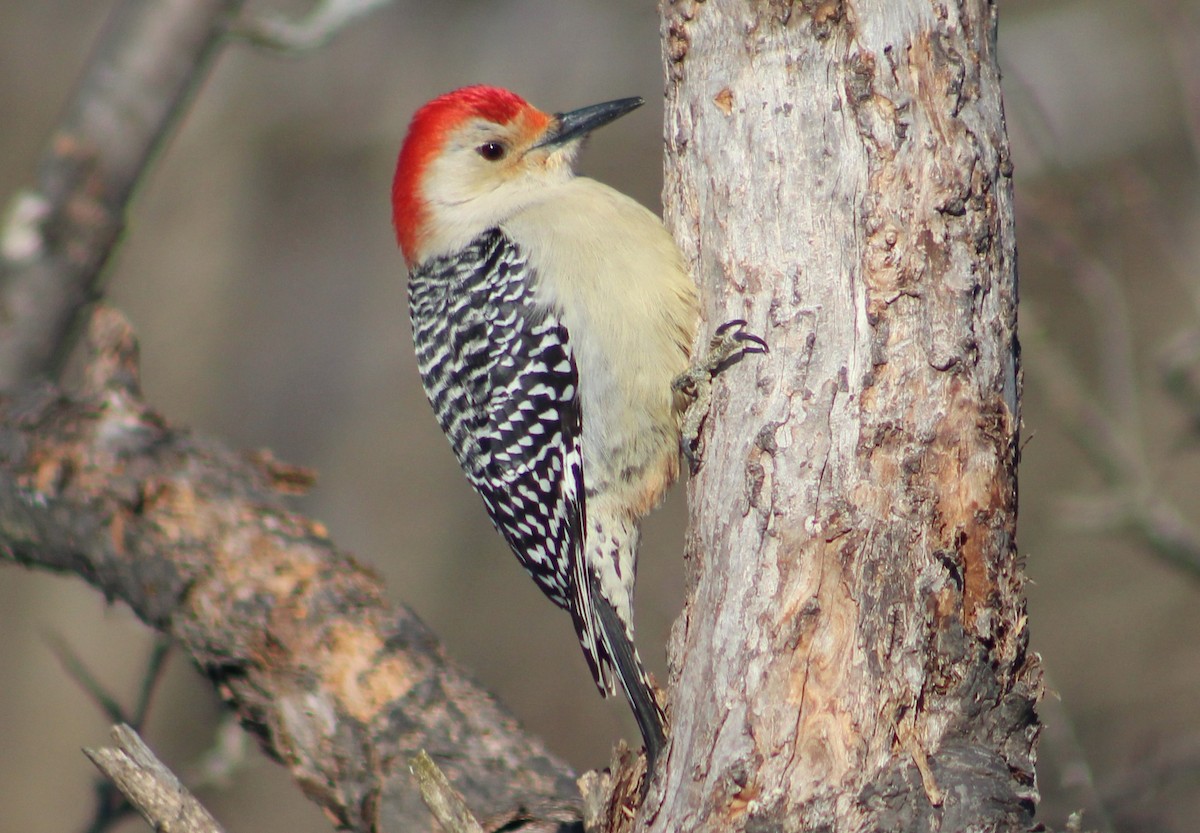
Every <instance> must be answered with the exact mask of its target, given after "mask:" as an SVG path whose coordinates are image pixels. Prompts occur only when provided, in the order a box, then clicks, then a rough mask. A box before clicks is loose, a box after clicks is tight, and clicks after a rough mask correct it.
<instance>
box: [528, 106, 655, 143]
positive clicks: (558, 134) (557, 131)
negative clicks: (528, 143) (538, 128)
mask: <svg viewBox="0 0 1200 833" xmlns="http://www.w3.org/2000/svg"><path fill="white" fill-rule="evenodd" d="M645 103H646V102H645V100H644V99H643V98H642V97H641V96H637V97H636V98H618V99H617V100H616V101H606V102H604V103H603V104H593V105H592V106H591V107H583V108H581V109H579V110H572V111H571V112H569V113H555V114H554V121H552V122H551V123H550V127H549V128H547V130H546V135H544V136H543V137H542V140H541V141H540V142H538V143H537V144H536V145H534V146H533V147H534V148H544V147H555V146H556V145H562V144H565V143H567V142H569V141H571V140H572V139H577V138H579V137H581V136H586V135H587V134H589V133H591V132H592V131H593V130H595V129H596V128H597V127H603V126H604V125H606V124H608V123H609V122H610V121H615V120H616V119H619V118H620V117H621V116H623V115H625V114H626V113H628V112H630V111H631V110H636V109H637V108H639V107H641V106H642V105H643V104H645Z"/></svg>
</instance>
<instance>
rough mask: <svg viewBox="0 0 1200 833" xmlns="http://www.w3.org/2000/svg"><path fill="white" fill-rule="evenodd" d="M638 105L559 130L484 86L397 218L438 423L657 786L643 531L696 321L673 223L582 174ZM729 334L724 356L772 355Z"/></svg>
mask: <svg viewBox="0 0 1200 833" xmlns="http://www.w3.org/2000/svg"><path fill="white" fill-rule="evenodd" d="M642 104H643V100H642V99H641V98H622V99H617V100H613V101H607V102H604V103H601V104H596V105H593V106H590V107H584V108H581V109H576V110H571V111H569V112H559V113H546V112H543V111H541V110H539V109H537V108H536V107H534V106H533V105H531V104H530V103H529V102H527V101H526V100H525V99H524V98H522V97H521V96H519V95H517V94H516V93H513V92H511V91H509V90H506V89H501V88H499V87H493V86H487V85H475V86H468V87H463V88H460V89H457V90H454V91H452V92H449V93H446V94H444V95H441V96H438V97H436V98H434V99H432V100H431V101H429V102H427V103H426V104H424V105H423V106H422V107H420V108H419V109H418V110H417V111H416V113H415V114H414V115H413V117H412V121H411V123H410V125H409V128H408V132H407V135H406V136H405V138H404V142H403V145H402V147H401V150H400V153H399V157H398V160H397V165H396V172H395V177H394V179H393V184H392V212H393V224H394V227H395V232H396V237H397V241H398V243H399V246H400V249H401V251H402V253H403V257H404V260H405V264H406V266H407V268H408V298H409V313H410V319H411V324H412V332H413V343H414V348H415V352H416V358H417V367H418V370H419V373H420V376H421V380H422V383H423V386H424V390H425V393H426V396H427V398H428V400H429V402H430V404H431V405H432V407H433V411H434V414H435V416H436V418H437V421H438V423H439V425H440V426H441V428H442V430H443V431H444V432H445V434H446V437H447V438H448V440H449V443H450V447H451V449H452V450H453V453H454V455H455V457H456V458H457V460H458V462H459V464H460V466H461V467H462V469H463V471H464V473H465V474H466V477H467V479H468V481H469V482H470V483H471V485H472V486H473V487H474V488H475V490H476V491H477V492H478V494H479V496H480V497H481V498H482V500H483V503H484V506H485V508H486V510H487V513H488V515H489V517H490V518H491V521H492V523H493V525H494V526H495V527H496V529H497V530H498V531H499V533H500V534H501V535H502V536H503V538H504V540H505V541H506V542H507V543H508V545H509V547H510V548H511V549H512V551H513V553H514V554H515V555H516V557H517V560H518V561H519V562H520V564H521V565H522V566H523V567H524V568H525V570H526V571H527V572H528V573H529V575H530V576H531V577H532V578H533V580H534V581H535V582H536V584H537V586H538V587H539V588H540V589H541V590H542V592H543V593H544V594H545V595H546V596H547V597H549V599H550V600H551V601H552V602H553V603H554V604H555V605H557V606H558V607H560V608H563V609H564V610H566V611H567V612H568V613H569V614H570V616H571V620H572V622H573V624H574V628H575V632H576V635H577V636H578V638H579V643H580V646H581V648H582V650H583V655H584V658H585V659H586V661H587V665H588V667H589V669H590V671H591V673H592V677H593V678H594V680H595V682H596V685H597V687H598V688H599V689H600V692H601V694H602V695H604V696H611V695H616V694H618V692H621V693H623V694H624V696H625V698H626V699H627V700H628V702H629V705H630V707H631V709H632V711H633V715H634V718H635V720H636V721H637V724H638V728H639V730H640V732H641V735H642V739H643V742H644V744H645V749H646V756H647V769H648V771H650V772H652V771H653V768H654V764H655V761H656V760H657V759H658V758H659V756H660V754H661V753H662V751H663V749H664V748H665V744H666V738H667V719H666V716H665V713H664V711H663V708H662V707H661V705H660V704H659V701H658V698H657V696H656V694H655V691H654V688H653V687H652V686H651V684H650V681H649V678H648V676H647V673H646V671H645V668H644V666H643V664H642V661H641V658H640V656H639V654H638V651H637V648H636V645H635V643H634V626H633V592H634V577H635V567H636V557H637V549H638V537H639V523H640V521H641V519H642V518H643V517H644V516H645V515H646V514H647V513H649V512H650V511H651V510H652V509H653V508H655V507H656V506H657V505H658V504H659V503H660V502H661V501H662V499H663V496H664V494H665V493H666V491H667V489H668V488H669V487H670V485H671V484H672V483H673V482H674V481H675V480H676V478H677V477H678V475H679V468H680V465H679V464H680V449H681V444H682V447H684V448H685V449H687V448H690V445H689V442H688V441H686V440H683V439H682V438H681V425H682V420H683V417H684V412H685V411H686V410H687V408H688V407H689V405H690V399H691V397H690V396H689V393H690V389H691V388H692V385H691V384H690V383H689V382H687V379H689V378H693V379H694V378H697V377H695V376H694V375H693V376H692V377H689V376H688V373H689V372H691V373H693V374H695V373H696V371H695V369H694V368H693V366H692V363H691V362H692V343H693V341H694V339H695V337H696V333H697V328H698V321H699V304H698V299H697V291H696V287H695V284H694V283H693V281H692V279H691V277H690V276H689V274H688V271H687V268H686V264H685V262H684V258H683V256H682V254H681V252H680V250H679V248H678V246H677V245H676V243H675V241H674V239H673V238H672V236H671V234H670V233H669V232H668V231H667V230H666V228H665V227H664V226H663V224H662V222H661V220H660V219H659V218H658V216H656V215H655V214H654V213H653V212H651V211H649V210H648V209H646V208H645V207H643V206H642V205H641V204H639V203H638V202H637V201H636V200H634V199H632V198H631V197H628V196H626V195H625V194H623V193H621V192H619V191H617V190H615V189H613V188H611V187H609V186H608V185H605V184H603V183H601V182H598V181H596V180H594V179H590V178H588V177H584V176H579V175H577V174H576V173H575V161H576V158H577V155H578V153H579V150H580V147H581V145H582V143H583V140H584V139H585V138H586V137H587V136H588V135H589V134H590V133H591V132H592V131H593V130H595V129H596V128H599V127H601V126H603V125H605V124H608V123H609V122H612V121H613V120H615V119H617V118H619V117H621V116H623V115H625V114H627V113H629V112H631V111H633V110H634V109H636V108H637V107H639V106H641V105H642ZM730 323H731V324H732V325H734V326H733V327H732V328H731V327H730V326H729V325H726V326H725V328H724V329H723V330H719V331H718V336H719V337H721V338H723V339H724V342H723V343H725V346H726V356H725V357H726V358H727V355H728V353H729V352H735V351H737V350H738V349H741V350H744V351H746V352H755V351H757V350H758V346H759V345H760V344H761V346H762V347H763V348H765V343H763V342H761V339H757V337H755V336H752V335H750V334H748V333H744V332H743V331H742V328H741V326H740V325H744V323H745V322H743V321H735V322H730ZM716 341H717V339H714V344H716ZM712 367H715V365H713V364H712V363H711V362H708V363H706V364H705V365H704V366H703V367H701V368H700V371H699V372H700V374H701V375H703V374H704V373H707V372H709V371H711V370H712ZM706 368H707V369H706ZM679 380H684V381H679Z"/></svg>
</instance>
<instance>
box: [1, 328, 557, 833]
mask: <svg viewBox="0 0 1200 833" xmlns="http://www.w3.org/2000/svg"><path fill="white" fill-rule="evenodd" d="M91 342H92V343H91V347H92V351H93V356H92V358H91V361H90V362H89V364H88V367H87V370H88V372H87V377H86V384H85V386H84V389H83V390H82V391H81V392H77V393H69V392H67V391H64V390H62V389H60V388H56V387H52V386H50V385H43V386H38V387H35V388H32V389H25V391H24V392H23V393H21V394H20V395H14V396H10V397H7V398H4V399H0V564H2V563H3V562H5V561H9V562H16V563H20V564H25V565H29V566H33V567H38V568H41V569H50V570H57V571H61V572H65V573H71V574H75V575H78V576H81V577H83V578H85V579H87V580H88V581H89V582H91V583H92V584H93V585H95V586H96V587H97V588H98V589H100V590H101V591H102V592H103V593H104V594H105V596H106V597H108V598H109V599H115V600H120V601H122V602H124V603H126V604H128V605H129V606H130V608H132V610H133V611H134V613H136V614H137V615H138V616H139V617H140V618H141V619H142V620H144V621H145V622H146V623H147V624H148V625H150V626H151V627H153V628H155V629H157V630H159V631H162V632H163V633H166V634H169V635H170V636H171V637H172V638H173V639H174V640H175V642H176V643H177V644H178V645H180V646H181V647H182V648H183V649H184V650H185V651H186V652H187V653H188V654H189V655H190V656H191V658H192V659H193V660H194V661H195V662H196V664H197V665H198V666H199V667H200V668H201V669H202V670H203V671H204V672H206V673H207V674H208V675H209V676H210V677H211V678H212V679H213V681H214V683H215V685H216V687H217V690H218V691H219V692H220V693H221V695H222V696H223V697H224V698H225V700H226V701H227V702H228V703H229V705H230V706H231V707H232V708H233V709H235V710H236V711H237V713H238V716H239V718H240V719H241V721H242V725H243V726H245V727H246V728H247V729H249V730H250V731H252V732H254V733H255V734H256V735H257V736H258V737H259V739H260V741H261V742H262V745H263V747H264V749H265V750H266V751H267V752H268V753H269V754H271V755H272V756H273V757H275V758H277V759H278V760H279V761H280V762H281V763H282V764H284V765H285V766H287V767H288V769H289V770H290V771H291V773H292V776H293V777H294V778H295V779H296V781H297V783H299V785H300V787H301V788H302V789H303V790H304V792H305V793H306V794H307V795H308V797H309V798H310V799H312V800H313V801H315V802H317V803H318V804H319V805H321V806H322V807H323V808H324V809H325V811H326V812H327V814H328V815H329V816H330V818H331V819H333V820H334V821H335V822H336V823H337V825H338V828H339V829H344V830H354V831H363V833H366V832H367V831H375V830H435V829H436V827H435V826H434V824H433V821H432V818H431V817H430V816H429V814H428V812H427V811H426V809H425V807H424V805H423V803H422V801H421V798H420V795H419V793H418V790H417V783H416V781H415V779H414V778H413V776H412V774H411V773H410V772H409V768H408V760H409V758H410V757H411V756H412V755H414V754H415V753H416V752H417V751H418V750H422V749H424V750H427V751H428V752H429V754H430V755H431V756H432V757H433V758H434V759H435V760H436V761H437V762H438V764H439V765H440V766H441V768H442V769H443V770H444V771H445V772H446V774H447V775H448V776H449V777H450V778H451V780H452V781H453V784H454V786H455V787H456V788H457V789H458V790H459V791H460V792H461V793H462V794H463V795H464V796H465V798H466V800H467V801H468V802H469V804H470V805H471V806H472V807H473V808H474V809H475V810H476V811H477V812H479V813H480V815H484V816H492V817H493V818H495V817H497V816H498V817H500V818H501V819H511V818H522V819H533V820H538V821H539V823H541V824H542V825H543V826H542V827H541V828H538V829H543V830H556V829H560V828H559V825H560V824H562V825H564V826H563V828H562V829H563V830H566V829H575V828H577V827H578V824H577V821H578V819H579V817H580V816H579V814H580V809H579V794H578V790H577V789H576V787H575V783H574V779H573V777H572V774H571V772H570V770H569V768H568V767H567V766H566V765H565V764H564V763H563V762H561V761H560V760H558V759H557V758H555V757H554V756H552V755H551V754H550V753H549V752H548V751H547V750H546V748H545V746H544V745H543V744H542V743H541V741H539V740H537V739H536V738H533V737H531V736H529V735H526V734H524V733H523V732H521V731H520V729H519V727H518V726H517V725H516V722H515V721H514V720H513V718H512V717H511V716H510V715H509V714H508V713H507V712H505V711H504V710H503V708H502V707H501V706H500V705H499V704H498V703H496V701H495V700H494V699H493V698H492V697H491V696H490V695H489V694H487V693H486V692H484V691H483V690H482V689H480V688H479V687H478V686H477V685H476V684H475V683H474V682H473V681H472V680H471V679H470V678H469V677H468V676H467V675H466V674H465V673H464V672H463V671H462V670H461V669H460V668H458V667H457V666H455V665H454V664H453V663H452V662H450V661H449V660H448V659H447V658H446V657H445V655H444V654H443V652H442V650H441V647H440V646H439V645H438V642H437V639H436V638H435V637H434V636H433V634H431V633H430V632H429V631H428V630H427V629H426V628H425V626H424V625H423V624H422V623H421V622H420V621H419V620H418V619H417V618H416V616H415V615H414V614H413V613H412V612H410V611H408V610H407V609H405V608H403V607H397V606H394V605H391V604H389V603H388V602H387V600H386V599H385V598H384V594H383V589H382V586H381V584H380V582H379V579H378V578H377V577H376V576H375V575H374V574H373V573H371V572H370V571H369V570H368V569H366V568H364V567H363V566H361V565H360V564H358V563H357V562H356V561H355V560H354V559H353V558H351V557H350V556H349V555H347V554H345V553H344V552H341V551H339V550H338V549H337V548H336V547H335V546H334V544H333V542H332V541H330V540H329V538H328V536H327V534H326V532H325V530H324V529H323V528H322V527H321V526H320V524H317V523H315V522H313V521H311V520H308V519H306V518H303V517H301V516H298V515H296V514H294V513H292V512H289V511H288V510H287V508H286V506H285V504H284V497H283V495H284V494H287V493H295V492H296V491H298V490H302V489H303V488H304V487H305V486H306V485H307V482H308V480H309V479H310V475H308V474H307V473H305V472H304V471H302V470H297V469H294V468H291V467H288V466H285V465H282V464H280V463H278V462H276V461H275V460H273V459H272V458H271V456H270V455H269V454H265V453H264V454H251V455H239V454H235V453H233V452H230V451H228V450H227V449H225V448H223V447H221V445H220V444H219V443H216V442H214V441H211V440H207V439H204V438H200V437H196V436H194V435H192V434H191V433H190V432H188V431H186V430H181V429H177V428H174V427H172V426H171V425H169V424H167V422H166V421H165V420H164V419H163V418H162V417H161V416H159V415H158V414H156V413H155V412H154V411H153V410H151V409H150V408H149V407H148V406H146V404H145V403H144V402H142V401H141V398H140V394H139V391H138V385H137V359H136V346H135V344H134V341H133V335H132V333H131V332H130V331H129V329H128V326H127V325H126V324H125V322H124V321H123V320H122V319H121V318H120V316H118V315H117V314H116V313H114V312H112V311H110V310H104V309H101V310H100V311H98V313H97V315H96V316H95V317H94V319H93V325H92V329H91ZM498 826H500V823H499V822H498V823H496V824H494V825H493V826H492V827H489V829H495V828H496V827H498ZM531 829H533V828H531Z"/></svg>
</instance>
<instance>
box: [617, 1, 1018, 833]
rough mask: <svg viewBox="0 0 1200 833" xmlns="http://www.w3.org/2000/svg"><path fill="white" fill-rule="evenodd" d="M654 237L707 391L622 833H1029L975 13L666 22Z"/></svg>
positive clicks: (991, 59)
mask: <svg viewBox="0 0 1200 833" xmlns="http://www.w3.org/2000/svg"><path fill="white" fill-rule="evenodd" d="M663 20H664V22H663V27H664V31H663V43H664V58H665V69H666V73H667V114H666V134H667V145H668V154H667V163H666V177H667V180H666V191H665V199H664V202H665V204H666V214H667V217H668V223H669V224H670V225H671V226H672V227H673V230H674V232H675V234H676V238H677V239H678V240H679V241H680V243H681V244H682V245H683V247H684V250H685V253H686V255H687V257H688V259H689V261H690V262H691V264H692V266H693V270H694V274H695V275H696V277H697V279H698V281H699V282H700V284H701V286H702V291H703V297H704V311H705V316H706V319H707V320H708V321H709V322H720V321H723V320H726V319H729V318H745V319H748V320H749V321H750V329H751V330H753V331H755V332H757V333H759V334H761V335H764V336H765V337H766V338H767V340H768V342H769V343H770V345H771V351H772V352H771V354H770V356H768V357H755V358H754V360H752V361H745V362H743V363H742V364H740V365H738V366H736V367H734V368H733V369H731V370H730V371H729V372H727V373H725V374H724V375H723V376H722V377H721V378H720V380H719V382H718V385H717V388H716V398H715V400H714V405H713V410H712V412H711V414H710V418H709V423H710V426H709V427H710V432H711V433H710V434H709V436H708V442H707V449H708V450H707V455H706V458H705V461H704V466H703V468H702V470H701V472H700V473H699V475H698V476H697V477H696V478H694V479H693V480H692V482H691V486H690V499H691V516H692V526H691V534H690V539H689V544H688V568H689V588H688V591H689V595H688V602H687V607H686V610H685V613H684V615H683V616H682V617H681V619H680V620H679V622H678V623H677V626H676V630H675V632H674V634H673V639H672V644H671V650H670V655H671V661H672V675H671V691H672V701H671V713H672V721H673V734H672V739H671V745H670V750H669V753H668V755H667V760H666V763H665V766H664V768H663V769H664V771H663V772H661V773H660V776H659V778H658V779H657V781H656V785H655V788H654V789H653V790H652V793H651V796H650V799H649V802H650V806H649V807H648V808H647V810H648V812H646V813H645V814H644V818H643V819H642V823H641V828H642V829H650V830H671V831H689V830H747V831H784V830H838V831H873V830H888V831H927V830H945V831H958V830H989V831H992V830H995V831H999V830H1006V831H1015V830H1024V829H1026V828H1027V827H1028V826H1029V825H1030V824H1031V819H1032V813H1033V807H1034V802H1035V801H1036V797H1037V792H1036V785H1035V781H1034V746H1035V742H1036V737H1037V731H1038V721H1037V718H1036V715H1035V713H1034V707H1035V705H1036V702H1037V699H1038V696H1039V694H1040V688H1041V674H1040V670H1039V667H1038V662H1037V658H1036V655H1033V654H1030V653H1028V652H1027V640H1028V637H1027V631H1026V627H1025V625H1026V622H1025V606H1024V600H1023V596H1022V581H1023V578H1022V574H1021V569H1020V566H1019V563H1018V558H1017V552H1016V545H1015V525H1016V509H1017V504H1016V497H1017V491H1016V465H1017V456H1018V425H1019V391H1020V376H1019V368H1018V362H1017V356H1018V348H1017V342H1016V336H1015V329H1016V300H1017V298H1016V273H1015V246H1014V229H1013V203H1012V180H1011V165H1010V162H1009V158H1008V144H1007V138H1006V135H1005V130H1004V120H1003V110H1002V105H1001V96H1000V86H999V73H998V69H997V65H996V52H995V31H996V30H995V26H996V21H995V8H994V7H993V6H992V5H990V4H988V3H986V2H983V1H982V0H967V2H964V3H961V4H943V3H940V2H929V0H894V1H893V2H888V3H883V2H878V1H877V2H867V3H855V4H849V3H843V2H840V1H839V0H829V2H821V3H815V2H814V3H812V4H804V5H802V4H793V3H785V2H755V3H746V2H737V0H711V1H710V2H694V0H679V2H674V3H664V6H663Z"/></svg>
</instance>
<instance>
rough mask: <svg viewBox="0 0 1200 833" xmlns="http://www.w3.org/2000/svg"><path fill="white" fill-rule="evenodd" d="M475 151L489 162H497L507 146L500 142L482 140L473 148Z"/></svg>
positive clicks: (502, 156) (506, 151)
mask: <svg viewBox="0 0 1200 833" xmlns="http://www.w3.org/2000/svg"><path fill="white" fill-rule="evenodd" d="M475 152H476V153H478V154H479V155H480V156H482V157H483V158H484V159H486V160H487V161H489V162H499V161H500V160H501V159H503V158H504V154H506V153H508V148H506V147H505V146H504V145H502V144H501V143H500V142H484V143H483V144H482V145H480V146H479V147H477V148H475Z"/></svg>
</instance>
